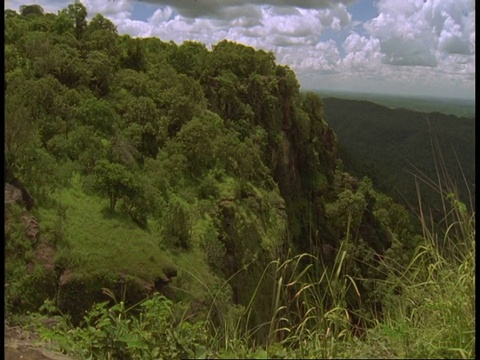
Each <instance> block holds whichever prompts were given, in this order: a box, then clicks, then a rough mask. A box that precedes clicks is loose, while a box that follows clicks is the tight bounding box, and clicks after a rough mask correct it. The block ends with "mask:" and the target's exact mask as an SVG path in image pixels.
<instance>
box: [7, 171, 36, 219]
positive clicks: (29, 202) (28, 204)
mask: <svg viewBox="0 0 480 360" xmlns="http://www.w3.org/2000/svg"><path fill="white" fill-rule="evenodd" d="M12 185H14V186H15V187H16V188H18V189H19V190H20V191H21V193H22V200H23V202H24V203H25V208H26V209H27V210H28V211H30V210H32V209H33V205H34V204H35V202H34V200H33V197H32V196H31V195H30V193H29V192H28V191H27V189H26V188H25V186H23V183H22V182H21V181H20V180H19V179H17V178H14V179H13V180H12Z"/></svg>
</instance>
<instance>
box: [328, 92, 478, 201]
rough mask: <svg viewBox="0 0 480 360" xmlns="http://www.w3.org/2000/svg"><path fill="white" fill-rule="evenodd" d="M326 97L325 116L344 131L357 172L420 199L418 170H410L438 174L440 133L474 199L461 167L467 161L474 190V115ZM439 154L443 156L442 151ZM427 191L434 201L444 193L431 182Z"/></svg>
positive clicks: (448, 160)
mask: <svg viewBox="0 0 480 360" xmlns="http://www.w3.org/2000/svg"><path fill="white" fill-rule="evenodd" d="M323 101H324V112H325V119H326V121H327V122H328V124H329V125H330V126H331V127H332V128H333V129H334V131H335V133H336V134H337V136H338V141H339V144H340V147H341V149H342V152H343V155H342V158H343V159H344V162H345V163H346V166H347V167H348V168H349V169H352V170H353V171H354V172H355V173H356V175H357V176H365V175H367V176H369V177H370V178H372V180H373V181H374V184H375V185H377V186H379V188H380V189H382V190H383V191H385V192H387V193H389V194H390V195H392V196H394V197H395V198H397V199H398V200H401V201H404V202H407V203H410V204H416V203H417V201H418V200H417V195H416V190H415V182H414V176H413V175H411V174H410V173H409V172H413V173H415V174H417V175H420V172H422V173H424V174H425V175H426V176H427V177H428V178H430V179H436V178H437V176H436V173H437V172H436V169H435V161H434V152H433V151H432V139H435V138H436V139H438V143H439V148H440V152H441V154H442V156H443V158H444V160H445V165H446V169H447V170H448V174H449V175H450V176H451V177H452V178H453V179H454V181H455V182H456V183H457V184H458V185H459V187H460V191H461V198H462V199H463V200H464V201H467V200H469V199H472V201H473V198H474V195H473V193H472V194H470V195H469V194H468V190H467V187H466V186H465V185H464V184H463V180H462V174H461V171H460V167H461V169H462V171H463V173H464V174H465V177H466V179H467V183H468V186H469V189H470V191H474V182H475V135H474V134H475V120H474V119H473V118H464V117H457V116H454V115H446V114H442V113H440V112H432V113H422V112H417V111H412V110H406V109H390V108H388V107H385V106H382V105H379V104H376V103H373V102H369V101H363V100H348V99H339V98H331V97H327V98H324V100H323ZM435 155H437V156H438V153H437V151H435ZM455 156H457V157H458V160H459V163H460V167H459V165H458V163H457V160H456V159H455ZM415 168H416V169H415ZM422 197H423V198H424V199H429V200H430V202H431V203H432V204H434V203H435V201H434V200H433V199H436V198H438V196H436V195H434V194H433V193H432V191H430V190H429V189H427V188H425V187H423V188H422ZM436 205H438V203H437V204H436Z"/></svg>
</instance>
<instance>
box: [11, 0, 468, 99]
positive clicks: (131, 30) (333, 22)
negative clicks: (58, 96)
mask: <svg viewBox="0 0 480 360" xmlns="http://www.w3.org/2000/svg"><path fill="white" fill-rule="evenodd" d="M42 1H43V3H44V4H41V5H42V6H43V7H44V9H45V10H46V11H53V12H56V11H57V10H59V9H62V8H65V7H66V6H68V4H69V3H70V1H67V0H38V2H39V3H41V2H42ZM135 1H137V0H116V1H115V2H114V1H107V0H105V1H99V0H84V4H85V5H86V7H87V10H88V13H89V17H90V18H91V17H92V16H93V15H94V14H96V13H102V14H103V15H104V16H106V17H108V18H109V19H110V20H112V21H113V22H114V23H115V24H116V25H117V28H118V31H119V33H120V34H124V33H127V34H130V35H132V36H138V37H147V36H158V37H159V38H161V39H162V40H164V41H169V40H173V41H175V42H177V43H182V42H183V41H184V40H196V41H200V42H203V43H205V44H206V45H207V46H210V45H213V44H215V43H217V42H219V41H221V40H223V39H228V40H232V41H237V42H240V43H243V44H246V45H250V46H254V47H256V48H262V49H265V50H268V51H272V52H273V53H274V54H275V55H276V58H277V61H278V62H279V63H281V64H287V65H290V66H291V67H292V68H293V69H294V70H295V71H296V72H297V76H298V78H299V79H300V80H301V82H302V84H303V85H304V86H306V87H319V86H320V87H327V86H328V87H331V88H336V89H342V88H343V89H350V90H352V91H353V90H357V91H358V90H369V91H381V92H387V91H388V90H390V92H395V91H399V92H404V93H406V92H408V91H411V92H412V93H417V94H418V93H432V94H435V93H439V92H440V91H450V92H451V93H452V94H453V95H454V96H467V97H468V96H469V97H472V96H473V94H474V77H475V63H474V60H475V3H474V1H473V0H401V1H398V0H379V1H376V2H375V4H376V8H377V10H378V15H377V16H375V17H374V18H373V19H371V20H370V21H367V22H364V23H363V24H362V23H360V22H359V21H358V19H355V14H354V16H352V14H351V13H350V12H349V7H348V6H347V5H348V4H351V3H353V2H354V0H347V1H335V0H296V1H294V0H254V1H238V0H236V1H233V0H198V1H194V0H152V1H148V2H150V3H153V4H157V5H158V6H157V10H156V11H155V12H154V13H153V14H151V16H150V17H149V18H148V20H146V21H139V20H132V13H133V9H134V6H140V5H139V4H138V3H135ZM7 3H8V2H7ZM9 3H10V4H14V5H15V6H13V8H17V9H18V6H19V5H20V4H21V3H27V0H11V1H10V2H9ZM363 4H365V3H363ZM6 7H10V8H12V6H8V4H6ZM335 34H336V35H335ZM329 37H330V39H329ZM334 39H335V40H334ZM445 84H448V86H447V87H445Z"/></svg>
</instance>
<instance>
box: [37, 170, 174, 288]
mask: <svg viewBox="0 0 480 360" xmlns="http://www.w3.org/2000/svg"><path fill="white" fill-rule="evenodd" d="M55 198H56V201H57V202H58V203H59V204H61V206H62V207H63V208H65V209H66V219H65V223H64V235H65V243H66V244H68V246H69V249H70V250H69V251H70V256H71V258H72V259H74V261H73V263H72V268H71V269H70V270H72V271H73V272H75V273H77V274H83V275H89V274H92V273H97V272H99V271H102V270H108V272H112V273H125V274H128V275H132V276H138V277H140V278H142V279H144V280H147V281H152V280H154V279H155V278H158V277H162V278H163V277H164V276H165V275H164V274H163V270H162V269H163V268H164V267H165V266H169V265H172V261H171V260H170V259H169V256H168V255H167V254H165V253H163V252H162V251H161V250H160V249H159V248H158V246H157V242H158V237H159V234H158V232H157V231H156V229H155V227H154V226H152V228H150V229H149V230H142V229H141V228H139V227H138V225H136V224H135V223H134V222H133V221H132V220H131V219H130V217H129V216H128V215H126V214H121V213H117V212H115V213H111V212H109V210H108V200H107V199H102V198H100V197H97V196H94V195H89V194H85V193H84V192H83V191H82V190H81V188H80V184H79V177H78V176H75V177H74V179H73V181H72V187H71V188H69V189H65V190H62V191H60V192H59V193H58V194H57V195H56V196H55ZM39 212H40V215H41V217H42V218H45V219H53V218H54V217H55V216H56V213H57V209H55V208H42V209H40V211H39Z"/></svg>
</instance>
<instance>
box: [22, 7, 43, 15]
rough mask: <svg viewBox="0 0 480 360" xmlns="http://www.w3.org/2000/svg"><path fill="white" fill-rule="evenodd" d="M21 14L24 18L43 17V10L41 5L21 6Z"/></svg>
mask: <svg viewBox="0 0 480 360" xmlns="http://www.w3.org/2000/svg"><path fill="white" fill-rule="evenodd" d="M20 14H21V15H22V16H25V17H26V16H42V15H43V14H44V13H43V8H42V7H41V6H40V5H37V4H35V5H22V6H20Z"/></svg>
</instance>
